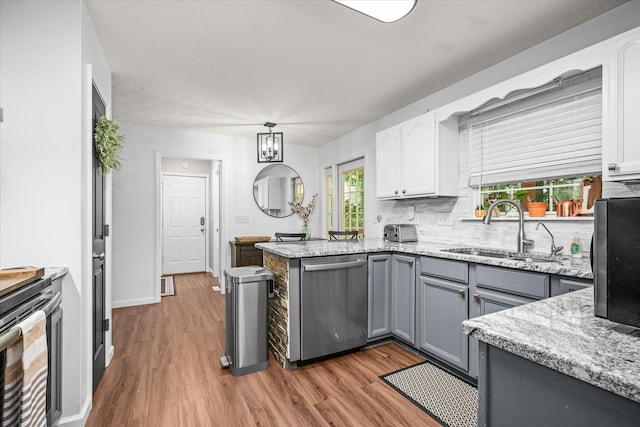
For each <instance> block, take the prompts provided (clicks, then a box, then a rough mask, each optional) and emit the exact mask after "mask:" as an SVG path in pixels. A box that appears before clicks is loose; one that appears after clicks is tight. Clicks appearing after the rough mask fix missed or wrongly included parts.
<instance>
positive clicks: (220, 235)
mask: <svg viewBox="0 0 640 427" xmlns="http://www.w3.org/2000/svg"><path fill="white" fill-rule="evenodd" d="M165 157H166V158H173V159H185V160H205V161H211V162H212V163H213V162H219V164H220V178H219V179H218V183H219V188H218V198H219V200H218V203H217V206H218V212H217V218H218V224H214V227H215V226H216V225H217V226H218V227H219V230H214V231H213V232H214V247H216V246H217V247H218V248H219V250H218V254H217V262H218V266H219V269H220V271H222V265H223V260H224V259H225V258H226V256H227V253H226V247H225V246H224V245H222V244H221V242H222V241H223V240H224V234H225V231H224V229H223V224H225V219H226V215H225V209H224V206H222V201H223V200H224V183H223V173H222V167H223V163H224V161H223V158H224V157H225V156H220V157H211V158H208V157H198V156H185V155H184V154H179V153H164V152H163V153H160V152H159V151H156V183H155V187H156V188H155V193H156V209H155V211H156V218H155V221H156V236H155V237H156V259H155V267H154V273H153V283H154V284H155V301H156V303H159V302H160V300H161V295H160V293H161V289H160V288H161V283H160V278H161V277H162V173H163V172H162V158H165ZM174 175H176V174H175V173H174ZM208 208H209V207H208V206H207V209H208ZM207 228H208V229H209V228H211V227H207ZM208 240H209V239H207V241H208ZM208 261H209V260H207V265H209V264H208ZM209 272H211V273H212V274H213V273H214V272H215V268H214V272H212V271H211V269H209ZM222 280H223V278H222V277H220V281H221V282H222Z"/></svg>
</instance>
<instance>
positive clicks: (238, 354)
mask: <svg viewBox="0 0 640 427" xmlns="http://www.w3.org/2000/svg"><path fill="white" fill-rule="evenodd" d="M224 275H225V355H224V356H222V357H221V358H220V364H221V365H222V366H223V367H225V368H229V370H230V371H231V373H232V374H233V375H236V376H237V375H245V374H250V373H252V372H257V371H262V370H264V369H267V368H268V367H269V354H268V349H267V346H268V343H267V336H268V335H267V327H268V308H267V300H268V294H269V287H270V285H271V283H272V282H273V273H272V272H270V271H269V270H267V269H265V268H263V267H258V266H249V267H234V268H229V269H227V270H225V271H224Z"/></svg>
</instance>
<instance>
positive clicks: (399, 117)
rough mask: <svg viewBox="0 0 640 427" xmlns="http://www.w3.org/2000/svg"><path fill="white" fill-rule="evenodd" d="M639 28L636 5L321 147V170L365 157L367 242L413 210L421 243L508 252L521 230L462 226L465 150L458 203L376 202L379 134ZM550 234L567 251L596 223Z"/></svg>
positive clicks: (555, 228) (541, 241)
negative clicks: (440, 218)
mask: <svg viewBox="0 0 640 427" xmlns="http://www.w3.org/2000/svg"><path fill="white" fill-rule="evenodd" d="M637 26H640V2H638V1H632V2H629V3H626V4H624V5H622V6H620V7H618V8H616V9H614V10H612V11H609V12H608V13H605V14H603V15H601V16H599V17H596V18H594V19H593V20H591V21H589V22H586V23H585V24H582V25H580V26H578V27H576V28H574V29H572V30H569V31H567V32H565V33H563V34H560V35H558V36H556V37H554V38H552V39H550V40H548V41H545V42H543V43H540V44H539V45H536V46H534V47H532V48H530V49H528V50H525V51H523V52H521V53H519V54H517V55H514V56H513V57H511V58H509V59H507V60H505V61H502V62H500V63H498V64H496V65H494V66H491V67H489V68H487V69H485V70H483V71H481V72H479V73H477V74H474V75H472V76H470V77H468V78H466V79H464V80H462V81H460V82H458V83H455V84H453V85H451V86H449V87H447V88H445V89H443V90H441V91H439V92H436V93H434V94H431V95H429V96H426V97H424V98H422V99H420V100H419V101H416V102H414V103H412V104H410V105H407V106H406V107H404V108H402V109H400V110H397V111H395V112H393V113H391V114H389V115H387V116H385V117H382V118H380V119H379V120H376V121H374V122H372V123H369V124H367V125H366V126H363V127H361V128H359V129H357V130H355V131H353V132H351V133H349V134H347V135H344V136H342V137H340V138H338V139H336V140H334V141H331V142H329V143H327V144H325V145H323V146H322V147H321V148H320V164H321V165H322V166H326V165H330V164H334V163H338V162H341V161H342V160H343V159H344V158H346V157H349V156H350V155H351V154H352V153H365V154H366V159H367V163H366V165H365V168H366V172H365V173H366V177H365V179H366V188H367V196H366V200H365V212H367V217H366V224H367V228H366V232H365V234H366V235H367V237H381V236H382V228H383V225H384V224H385V223H387V222H403V220H402V217H403V216H404V215H405V212H406V208H407V207H408V206H414V207H415V211H416V213H417V214H418V218H419V223H418V224H417V226H418V230H419V232H420V238H421V240H433V241H446V242H451V243H462V244H470V243H472V242H471V241H470V238H471V236H475V237H477V238H475V237H474V238H473V243H475V244H482V243H491V244H502V246H507V247H510V246H512V244H511V243H512V242H511V240H514V242H515V237H514V236H515V231H513V230H514V229H515V228H514V227H516V226H517V225H514V224H508V223H501V224H496V225H495V226H493V225H492V226H490V227H486V226H483V225H482V224H478V223H477V222H476V223H474V222H463V221H462V220H461V219H462V218H463V217H464V216H468V214H467V212H468V209H469V208H468V206H467V205H468V202H467V200H466V195H467V191H468V188H467V187H466V175H465V174H466V167H467V163H466V162H467V160H466V158H467V157H466V156H467V154H466V151H465V150H466V148H465V147H461V159H460V170H461V178H460V183H459V188H460V191H459V198H457V199H456V198H439V199H426V198H425V199H414V200H405V201H400V202H393V201H378V200H376V199H375V184H376V183H375V174H376V170H375V167H376V165H375V134H376V132H378V131H380V130H383V129H386V128H388V127H390V126H393V125H395V124H398V123H401V122H403V121H405V120H409V119H411V118H413V117H416V116H418V115H420V114H423V113H425V112H427V111H430V110H434V109H436V108H438V107H441V106H443V105H446V104H448V103H450V102H453V101H455V100H458V99H460V98H463V97H465V96H468V95H470V94H473V93H475V92H478V91H479V90H481V89H484V88H487V87H489V86H492V85H494V84H497V83H500V82H502V81H505V80H507V79H509V78H512V77H514V76H517V75H519V74H522V73H524V72H526V71H529V70H531V69H533V68H536V67H538V66H540V65H544V64H546V63H549V62H551V61H553V60H556V59H558V58H562V57H564V56H566V55H568V54H570V53H573V52H576V51H578V50H580V49H583V48H585V47H588V46H591V45H593V44H595V43H598V42H600V41H602V40H605V39H607V38H610V37H612V36H614V35H616V34H619V33H622V32H624V31H626V30H628V29H631V28H635V27H637ZM321 173H322V171H319V174H321ZM612 187H614V186H613V185H605V188H604V191H605V194H606V191H613V190H609V189H611V188H612ZM615 191H616V192H617V193H623V194H632V193H633V191H632V189H629V188H628V187H626V188H622V189H621V188H616V190H615ZM440 212H444V213H447V214H451V215H452V216H453V223H452V224H451V225H444V226H436V222H437V215H438V213H440ZM462 212H464V213H462ZM377 215H381V217H382V220H381V221H380V222H379V223H377V222H376V219H375V218H376V216H377ZM533 227H535V223H531V224H527V232H528V233H529V235H530V236H531V237H532V238H536V239H537V240H538V245H537V246H536V249H535V250H540V251H545V250H546V248H547V246H548V244H549V243H550V239H548V237H545V236H544V235H542V233H540V234H536V235H535V237H534V230H531V228H533ZM549 228H550V229H551V230H552V232H554V233H555V232H560V234H561V237H560V244H563V245H565V246H566V245H568V243H569V241H570V240H571V238H572V235H573V234H575V233H578V234H579V235H581V236H582V238H583V240H586V239H587V238H589V239H590V236H591V232H592V230H593V224H592V222H572V223H564V222H563V223H562V225H559V223H556V224H551V225H550V226H549ZM567 236H569V237H567ZM512 237H513V238H512ZM567 240H568V241H567ZM587 241H588V240H587ZM556 243H558V242H556ZM513 246H515V243H513Z"/></svg>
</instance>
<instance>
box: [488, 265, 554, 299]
mask: <svg viewBox="0 0 640 427" xmlns="http://www.w3.org/2000/svg"><path fill="white" fill-rule="evenodd" d="M476 283H477V286H478V287H479V288H485V289H494V290H498V291H503V292H508V293H510V294H514V295H522V296H525V297H528V298H534V299H541V298H548V297H549V275H548V274H543V273H534V272H531V271H522V270H512V269H509V268H500V267H488V266H485V265H477V266H476Z"/></svg>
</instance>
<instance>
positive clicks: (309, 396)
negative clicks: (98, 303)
mask: <svg viewBox="0 0 640 427" xmlns="http://www.w3.org/2000/svg"><path fill="white" fill-rule="evenodd" d="M174 279H175V288H176V295H175V296H170V297H163V298H162V302H161V303H160V304H153V305H145V306H138V307H128V308H120V309H115V310H114V311H113V342H114V346H115V356H114V358H113V360H112V362H111V365H110V366H109V367H108V368H107V369H106V371H105V374H104V377H103V378H102V381H101V383H100V385H99V387H98V389H97V390H96V392H95V394H94V400H93V409H92V411H91V414H90V415H89V419H88V422H87V426H89V427H93V426H214V425H215V426H247V425H261V426H343V425H344V426H374V425H375V426H379V425H384V426H391V425H394V426H401V425H403V426H409V425H410V426H415V425H421V426H439V425H440V424H438V423H437V422H436V421H434V420H432V419H431V418H430V417H429V416H428V415H427V414H426V413H425V412H423V411H421V410H420V409H418V408H417V407H416V406H415V405H413V404H412V403H411V402H409V401H408V400H407V399H406V398H404V397H403V396H401V395H400V394H399V393H398V392H396V391H395V390H393V389H392V388H391V387H389V386H388V385H386V384H385V383H384V382H382V380H380V379H379V378H378V376H380V375H383V374H386V373H388V372H391V371H394V370H396V369H400V368H402V367H405V366H409V365H413V364H415V363H418V362H420V361H421V360H422V358H420V357H419V356H416V355H414V354H412V353H410V352H407V351H405V350H404V349H402V348H400V347H399V346H397V345H395V344H384V345H380V346H377V347H373V348H369V349H366V350H363V351H359V352H357V353H352V354H348V355H344V356H341V357H337V358H333V359H328V360H324V361H321V362H317V363H313V364H309V365H306V366H302V367H299V368H298V369H294V370H291V371H286V370H284V369H283V368H281V367H280V366H279V365H278V364H277V363H276V362H275V360H273V359H272V358H271V359H270V362H269V369H268V370H265V371H261V372H257V373H253V374H249V375H245V376H241V377H234V376H232V375H231V373H230V372H229V371H228V370H225V369H222V368H221V367H220V363H219V360H220V356H222V355H223V354H224V340H225V337H224V296H223V295H220V293H219V292H215V291H213V290H212V286H213V285H215V284H217V281H216V279H214V278H212V277H211V276H209V275H208V274H207V275H206V274H189V275H179V276H175V278H174Z"/></svg>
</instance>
